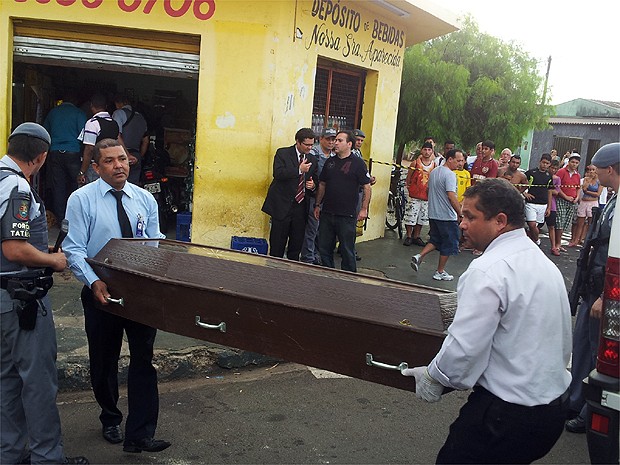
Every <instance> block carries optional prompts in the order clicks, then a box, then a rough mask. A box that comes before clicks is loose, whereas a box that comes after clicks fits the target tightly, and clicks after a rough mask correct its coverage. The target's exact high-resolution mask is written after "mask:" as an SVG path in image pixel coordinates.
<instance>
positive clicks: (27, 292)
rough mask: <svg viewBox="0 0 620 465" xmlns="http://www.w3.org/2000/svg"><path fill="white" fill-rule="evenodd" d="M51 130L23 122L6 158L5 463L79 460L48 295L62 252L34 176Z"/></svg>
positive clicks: (2, 299)
mask: <svg viewBox="0 0 620 465" xmlns="http://www.w3.org/2000/svg"><path fill="white" fill-rule="evenodd" d="M50 142H51V140H50V136H49V134H48V133H47V131H46V130H45V129H44V128H43V127H42V126H40V125H38V124H35V123H23V124H20V125H19V126H18V127H17V128H16V129H15V131H13V133H12V134H11V136H10V137H9V146H8V151H7V153H8V154H7V155H6V156H4V157H3V158H2V159H0V226H1V241H2V253H1V257H0V288H1V289H0V304H1V305H0V357H1V359H0V463H2V464H15V463H33V464H34V463H77V464H87V463H89V462H88V460H87V459H86V458H84V457H73V458H70V457H65V454H64V451H63V444H62V436H61V430H60V417H59V414H58V408H57V406H56V393H57V391H58V379H57V371H56V333H55V328H54V320H53V317H52V310H51V306H50V302H49V297H47V296H46V294H47V291H48V290H49V288H50V287H51V286H52V277H51V272H46V268H47V269H49V270H50V271H52V270H53V271H62V270H64V269H65V266H66V263H67V262H66V258H65V255H64V254H63V253H62V252H56V253H48V237H47V220H46V216H45V207H44V206H43V202H42V201H41V199H40V198H39V196H38V195H37V193H36V191H34V190H32V189H31V188H30V184H29V182H28V179H29V178H30V177H31V176H33V175H35V174H36V173H37V172H38V171H39V170H40V168H41V166H43V163H45V159H46V157H47V152H48V150H49V146H50Z"/></svg>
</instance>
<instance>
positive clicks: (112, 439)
mask: <svg viewBox="0 0 620 465" xmlns="http://www.w3.org/2000/svg"><path fill="white" fill-rule="evenodd" d="M102 434H103V439H105V440H106V441H108V442H109V443H111V444H118V443H119V442H122V441H123V439H124V437H123V432H122V431H121V427H120V425H115V426H104V427H103V432H102Z"/></svg>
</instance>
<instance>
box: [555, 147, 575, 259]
mask: <svg viewBox="0 0 620 465" xmlns="http://www.w3.org/2000/svg"><path fill="white" fill-rule="evenodd" d="M580 161H581V156H580V155H579V154H578V153H573V154H571V155H570V157H569V159H568V164H567V165H566V168H560V169H559V170H558V172H557V177H558V178H560V181H561V183H562V184H561V186H560V192H559V193H558V196H557V198H556V205H557V219H556V224H555V234H556V237H558V236H559V237H560V239H561V238H562V233H563V232H564V230H567V229H571V228H572V225H573V216H574V215H575V205H576V204H577V202H578V200H579V196H578V195H577V191H578V189H579V186H580V184H581V176H579V172H578V171H577V168H579V162H580ZM573 239H574V238H573ZM571 244H572V240H571ZM557 245H558V247H559V246H560V245H561V243H560V242H558V244H557Z"/></svg>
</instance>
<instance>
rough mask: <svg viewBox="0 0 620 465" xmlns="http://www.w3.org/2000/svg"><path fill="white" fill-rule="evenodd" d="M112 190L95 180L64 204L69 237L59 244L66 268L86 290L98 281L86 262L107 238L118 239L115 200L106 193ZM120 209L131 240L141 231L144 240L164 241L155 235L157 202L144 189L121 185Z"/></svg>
mask: <svg viewBox="0 0 620 465" xmlns="http://www.w3.org/2000/svg"><path fill="white" fill-rule="evenodd" d="M112 190H114V189H113V188H112V186H110V185H109V184H108V183H106V182H105V181H104V180H103V179H101V178H100V179H98V180H96V181H94V182H91V183H89V184H87V185H85V186H84V187H82V188H80V189H78V190H76V191H75V192H74V193H73V194H71V196H70V197H69V200H68V202H67V215H66V218H67V219H68V220H69V225H70V227H69V234H68V235H67V238H66V239H65V240H64V242H63V244H62V249H63V251H64V252H65V255H66V256H67V262H68V264H69V268H70V269H71V271H72V272H73V274H74V275H75V277H76V278H77V279H79V280H80V281H81V282H82V283H84V284H86V285H87V286H88V287H90V286H91V284H92V283H93V282H95V281H97V280H98V279H99V277H98V276H97V274H96V273H95V272H94V270H93V269H92V268H91V266H90V265H89V264H88V263H87V262H86V258H87V257H88V258H92V257H94V256H95V255H97V253H98V252H99V251H100V250H101V249H102V248H103V246H104V245H105V244H106V243H107V242H108V240H110V239H111V238H120V237H122V234H121V228H120V225H119V223H118V216H117V210H116V199H115V198H114V196H113V195H112V193H111V192H110V191H112ZM123 192H124V193H125V195H123V199H122V202H123V207H124V208H125V211H126V212H127V216H128V218H129V222H130V224H131V230H132V232H133V234H134V237H139V235H138V234H136V233H137V231H138V230H140V231H141V233H142V237H143V238H144V239H164V238H165V237H166V236H165V235H163V234H162V233H161V232H160V231H159V219H158V212H157V202H156V200H155V198H154V197H153V195H152V194H150V193H149V192H147V191H145V190H144V189H142V188H140V187H138V186H136V185H134V184H131V183H129V182H126V183H125V186H124V187H123Z"/></svg>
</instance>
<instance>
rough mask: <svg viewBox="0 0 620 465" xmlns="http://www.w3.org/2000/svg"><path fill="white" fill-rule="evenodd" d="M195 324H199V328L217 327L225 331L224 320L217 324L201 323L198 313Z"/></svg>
mask: <svg viewBox="0 0 620 465" xmlns="http://www.w3.org/2000/svg"><path fill="white" fill-rule="evenodd" d="M196 326H200V327H201V328H204V329H219V330H220V331H221V332H223V333H225V332H226V323H225V322H223V321H222V322H221V323H220V324H219V325H210V324H207V323H203V322H202V321H200V315H196Z"/></svg>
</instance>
